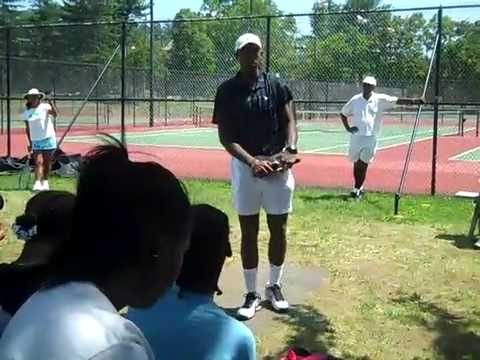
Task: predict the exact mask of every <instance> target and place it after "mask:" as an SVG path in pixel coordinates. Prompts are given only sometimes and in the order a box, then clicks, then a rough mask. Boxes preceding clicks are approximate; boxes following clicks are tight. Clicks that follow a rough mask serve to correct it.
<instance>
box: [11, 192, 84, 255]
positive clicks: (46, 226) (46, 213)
mask: <svg viewBox="0 0 480 360" xmlns="http://www.w3.org/2000/svg"><path fill="white" fill-rule="evenodd" d="M74 207H75V195H73V194H71V193H69V192H66V191H44V192H41V193H38V194H36V195H35V196H33V197H32V198H31V199H30V200H29V201H28V202H27V204H26V206H25V212H24V214H23V215H20V216H18V217H17V218H16V220H15V224H14V225H13V230H14V232H15V234H16V235H17V237H18V238H19V239H21V240H25V246H24V249H23V251H22V254H21V255H20V257H19V259H18V260H17V261H16V262H17V263H28V264H46V263H48V262H49V260H50V258H51V256H52V254H53V252H54V251H56V250H57V249H58V248H59V246H61V245H62V244H63V243H64V242H65V241H66V240H67V239H68V238H69V236H70V231H71V225H72V217H73V210H74Z"/></svg>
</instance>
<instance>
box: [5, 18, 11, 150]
mask: <svg viewBox="0 0 480 360" xmlns="http://www.w3.org/2000/svg"><path fill="white" fill-rule="evenodd" d="M11 30H12V29H11V28H9V27H8V28H7V30H6V39H5V40H6V54H5V55H6V57H5V61H6V63H5V68H6V80H7V84H6V85H7V94H6V95H7V157H10V156H11V155H12V110H11V106H10V105H11V100H10V90H11V84H10V55H11V54H10V46H11V35H12V34H11Z"/></svg>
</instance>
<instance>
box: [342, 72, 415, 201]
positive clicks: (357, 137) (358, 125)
mask: <svg viewBox="0 0 480 360" xmlns="http://www.w3.org/2000/svg"><path fill="white" fill-rule="evenodd" d="M362 86H363V91H362V93H360V94H357V95H355V96H354V97H352V98H351V99H350V100H349V101H348V102H347V103H346V104H345V105H344V106H343V108H342V111H341V113H340V117H341V119H342V122H343V126H345V129H346V130H347V131H348V132H349V133H350V134H351V138H350V150H349V157H350V159H351V160H352V161H353V176H354V180H355V184H354V187H353V190H352V192H351V194H350V195H351V196H352V198H354V199H357V200H358V199H361V198H362V196H363V193H364V191H363V183H364V182H365V178H366V176H367V169H368V165H369V164H370V163H371V162H372V160H373V158H374V156H375V153H376V151H377V138H378V136H379V135H380V132H381V128H382V115H383V113H384V112H385V111H387V110H390V109H392V108H393V107H394V106H395V105H397V104H398V105H420V104H423V103H424V99H423V98H411V99H409V98H402V99H400V98H398V97H396V96H389V95H384V94H377V93H375V92H374V91H373V90H374V89H375V87H376V86H377V80H376V79H375V78H374V77H373V76H367V77H365V79H364V80H363V82H362ZM349 116H351V117H352V123H353V126H350V124H349V123H348V117H349Z"/></svg>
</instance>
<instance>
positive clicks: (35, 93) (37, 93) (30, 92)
mask: <svg viewBox="0 0 480 360" xmlns="http://www.w3.org/2000/svg"><path fill="white" fill-rule="evenodd" d="M27 96H40V98H43V97H44V96H45V94H44V93H42V92H40V91H39V90H38V89H36V88H32V89H30V90H28V92H27V93H26V94H25V95H23V98H24V99H25V98H26V97H27Z"/></svg>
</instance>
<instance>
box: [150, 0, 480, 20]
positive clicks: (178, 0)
mask: <svg viewBox="0 0 480 360" xmlns="http://www.w3.org/2000/svg"><path fill="white" fill-rule="evenodd" d="M272 1H275V3H276V4H277V5H278V7H279V8H280V10H282V11H283V12H284V13H307V12H310V10H311V9H312V5H313V3H314V0H272ZM334 1H335V0H334ZM202 3H203V1H202V0H154V13H155V19H156V20H161V19H172V18H173V17H174V16H175V14H176V13H177V12H178V11H179V10H180V9H182V8H190V9H192V10H195V11H196V10H199V9H200V6H201V5H202ZM383 3H384V4H391V5H392V6H393V7H394V8H407V7H412V6H415V7H424V6H425V7H428V6H438V5H444V6H446V5H465V4H480V0H478V1H469V0H415V1H414V2H413V1H411V0H390V1H389V0H384V1H383ZM448 15H450V16H452V17H454V18H457V19H469V20H477V19H479V18H480V8H478V9H468V10H457V11H451V10H449V11H448Z"/></svg>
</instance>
